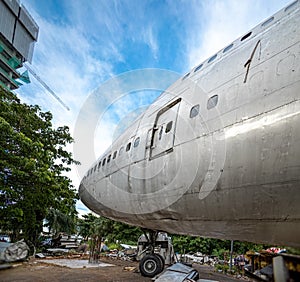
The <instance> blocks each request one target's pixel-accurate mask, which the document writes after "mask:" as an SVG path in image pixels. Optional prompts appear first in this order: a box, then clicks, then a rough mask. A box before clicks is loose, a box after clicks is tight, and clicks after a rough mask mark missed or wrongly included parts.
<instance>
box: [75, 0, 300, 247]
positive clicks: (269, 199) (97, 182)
mask: <svg viewBox="0 0 300 282" xmlns="http://www.w3.org/2000/svg"><path fill="white" fill-rule="evenodd" d="M299 27H300V4H299V1H295V2H294V4H293V5H290V6H289V7H286V8H284V9H282V10H281V11H279V12H278V13H276V14H275V15H274V16H273V17H271V18H269V19H268V20H266V21H265V22H264V23H262V24H260V25H258V26H257V27H255V28H254V29H253V30H252V31H251V33H248V34H246V35H245V36H243V37H241V38H239V39H238V40H236V41H234V42H233V46H232V48H231V47H229V48H224V49H223V50H221V51H220V52H219V53H217V56H216V58H213V57H211V59H209V60H207V61H205V62H204V63H203V67H202V68H201V70H197V68H195V69H193V70H191V72H190V74H189V75H186V76H185V77H184V78H183V79H180V80H179V81H177V82H176V83H175V84H174V85H172V86H170V87H169V89H167V90H166V91H165V92H164V93H163V94H162V95H161V96H160V97H159V98H158V99H157V100H156V101H155V102H154V103H153V104H152V105H150V107H149V108H148V109H147V110H146V111H145V112H144V113H143V114H142V115H141V116H140V117H139V118H138V119H137V120H136V121H135V122H134V123H133V125H132V126H131V127H129V128H128V129H127V130H126V131H125V132H124V134H123V135H122V136H120V137H119V138H118V139H117V140H116V141H114V142H113V144H112V145H111V148H109V149H108V150H107V151H106V153H105V154H104V155H103V156H102V157H100V158H99V160H98V162H97V163H95V164H94V165H93V166H92V168H91V169H90V170H89V171H88V172H87V174H86V176H85V177H84V178H83V180H82V182H81V185H80V189H79V194H80V197H81V200H82V201H83V202H84V203H85V204H86V205H87V206H88V207H89V208H90V209H91V210H93V211H95V212H96V213H98V214H101V215H103V216H107V217H109V218H112V219H115V220H119V221H123V222H127V223H129V224H133V225H138V226H142V227H146V228H149V229H155V230H163V231H167V232H170V233H179V234H191V235H200V236H207V237H214V238H221V239H232V240H245V241H252V242H258V243H269V244H279V245H286V246H295V247H300V191H299V188H300V145H299V144H300V101H299V98H300V30H299ZM229 46H230V45H229ZM215 95H217V97H216V96H215ZM214 96H215V97H214ZM216 100H217V101H216ZM197 105H199V106H197ZM170 123H171V124H170ZM137 138H139V140H138V141H139V143H138V145H137V146H135V145H136V144H135V142H136V143H137V141H136V140H137ZM129 143H131V147H130V149H129V150H128V151H126V147H127V146H128V144H129ZM134 144H135V145H134ZM122 146H123V147H124V151H123V153H121V154H120V155H119V150H120V148H121V147H122ZM115 151H117V155H116V156H115V158H114V157H113V155H114V152H115ZM109 155H111V157H110V161H109V162H108V163H107V160H108V158H109ZM104 159H106V163H105V164H104V165H103V160H104ZM99 162H100V165H99Z"/></svg>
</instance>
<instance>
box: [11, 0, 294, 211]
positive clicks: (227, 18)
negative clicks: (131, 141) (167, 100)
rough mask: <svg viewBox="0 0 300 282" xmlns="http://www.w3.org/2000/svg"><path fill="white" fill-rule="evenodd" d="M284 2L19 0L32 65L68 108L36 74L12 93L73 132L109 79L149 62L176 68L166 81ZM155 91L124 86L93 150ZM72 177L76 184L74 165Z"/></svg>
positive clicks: (157, 66) (145, 66)
mask: <svg viewBox="0 0 300 282" xmlns="http://www.w3.org/2000/svg"><path fill="white" fill-rule="evenodd" d="M290 2H291V1H290V0H272V1H271V0H182V1H179V0H161V1H159V0H155V1H150V0H148V1H146V0H122V1H116V0H115V1H114V0H88V1H86V0H48V1H46V0H21V3H22V4H23V5H24V6H25V7H26V9H27V10H28V11H29V13H30V14H31V15H32V17H33V18H34V19H35V21H36V22H37V23H38V25H39V27H40V30H39V38H38V42H37V43H36V45H35V51H34V54H33V61H32V67H33V69H34V70H35V71H36V73H38V74H39V76H40V77H41V78H42V79H43V80H44V81H45V82H46V83H47V84H48V85H49V86H50V88H51V89H52V90H53V91H54V92H55V93H56V94H57V95H58V96H59V97H60V98H61V99H62V100H63V101H64V103H65V104H67V105H68V107H69V108H70V111H66V110H65V108H63V107H62V106H61V105H60V104H59V103H58V102H57V101H56V100H55V99H53V97H52V96H51V95H49V94H48V93H47V92H46V90H45V89H44V88H43V87H42V86H41V85H40V84H39V83H38V82H37V81H36V80H35V79H34V78H31V81H32V83H31V84H29V85H25V86H23V87H22V88H20V89H19V90H18V91H17V93H18V95H19V96H20V97H21V99H22V100H23V101H24V102H27V103H30V104H39V105H40V106H41V107H42V109H43V110H44V111H45V110H47V111H48V110H49V111H51V112H52V113H53V115H54V125H55V126H60V125H65V124H66V125H68V126H69V127H70V129H71V132H73V130H74V126H75V122H76V119H77V117H78V115H79V112H80V109H81V108H82V106H83V104H84V103H85V101H86V99H87V97H88V96H89V95H91V93H93V92H94V91H97V89H99V88H101V85H103V84H104V83H105V82H107V81H109V80H110V79H112V78H114V77H116V76H118V75H121V74H124V73H126V72H130V71H134V70H139V69H148V68H154V69H162V70H169V71H171V72H173V73H174V74H177V76H176V75H174V76H172V78H169V80H168V81H169V82H172V79H173V80H174V78H176V77H178V76H180V75H183V74H185V73H186V72H188V71H189V69H191V68H192V67H194V66H196V65H198V64H199V63H201V61H203V60H205V59H206V58H208V57H209V56H211V55H213V54H214V53H215V52H217V51H218V50H220V49H222V48H223V47H225V46H226V45H228V44H229V43H230V42H232V41H234V40H235V39H236V38H237V37H239V36H241V35H243V34H245V33H246V32H247V31H249V30H250V29H251V28H253V27H254V26H256V25H257V24H259V23H260V22H262V21H263V20H264V19H266V18H268V17H269V16H271V15H272V14H273V13H275V12H276V11H278V10H279V9H281V8H283V7H284V6H286V5H288V4H289V3H290ZM159 92H160V91H158V90H156V91H144V92H140V93H135V95H132V93H128V95H122V97H121V98H119V99H118V100H117V101H115V102H114V103H112V104H111V105H109V107H107V109H106V110H105V112H104V114H103V115H102V116H101V120H100V121H99V122H98V127H97V132H95V134H94V136H95V139H97V147H95V148H94V151H95V156H98V155H99V154H101V153H102V152H103V151H104V150H105V149H106V148H107V146H109V144H110V142H111V140H112V138H113V136H114V131H115V130H116V129H118V124H119V123H120V122H122V121H124V120H126V119H127V117H128V116H130V115H131V114H132V113H133V112H136V111H137V109H141V108H143V107H145V106H146V105H147V104H149V103H151V102H152V101H153V100H154V99H155V98H156V96H157V95H158V94H159ZM123 94H124V93H123ZM103 95H105V94H103ZM107 95H109V94H107ZM104 98H105V97H103V99H104ZM95 110H96V109H93V111H95ZM119 127H120V126H119ZM75 142H76V140H75ZM70 150H72V147H70ZM70 177H71V178H72V180H73V183H74V185H75V186H76V187H77V186H78V184H79V181H80V175H78V173H77V171H76V169H75V168H74V169H73V170H72V173H71V174H70ZM78 209H81V210H84V207H83V206H82V205H79V207H78Z"/></svg>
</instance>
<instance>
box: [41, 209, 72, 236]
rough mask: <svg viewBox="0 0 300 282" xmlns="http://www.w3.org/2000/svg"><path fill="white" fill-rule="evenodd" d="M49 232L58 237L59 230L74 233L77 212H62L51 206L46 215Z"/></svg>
mask: <svg viewBox="0 0 300 282" xmlns="http://www.w3.org/2000/svg"><path fill="white" fill-rule="evenodd" d="M44 226H47V227H48V228H49V232H52V233H53V235H54V236H55V237H56V236H57V235H58V233H59V232H65V233H67V234H69V235H71V234H74V233H75V232H76V231H75V227H76V217H75V212H74V211H73V212H72V211H71V212H69V213H65V212H61V211H60V210H58V209H53V208H51V209H50V210H49V211H48V213H47V215H46V224H45V225H44Z"/></svg>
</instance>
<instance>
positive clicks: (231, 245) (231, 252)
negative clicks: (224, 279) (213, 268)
mask: <svg viewBox="0 0 300 282" xmlns="http://www.w3.org/2000/svg"><path fill="white" fill-rule="evenodd" d="M232 255H233V240H231V244H230V265H229V271H230V272H231V270H232Z"/></svg>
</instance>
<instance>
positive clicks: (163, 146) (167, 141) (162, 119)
mask: <svg viewBox="0 0 300 282" xmlns="http://www.w3.org/2000/svg"><path fill="white" fill-rule="evenodd" d="M180 100H181V98H180V99H177V100H176V101H174V102H172V103H171V104H169V105H168V106H166V107H164V108H163V109H161V110H160V111H159V112H158V113H157V116H156V119H155V124H154V128H153V130H152V138H151V147H150V159H151V158H154V157H157V156H160V155H162V154H166V153H169V152H171V151H172V150H173V145H174V140H175V129H176V120H177V114H178V109H179V104H180Z"/></svg>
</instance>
